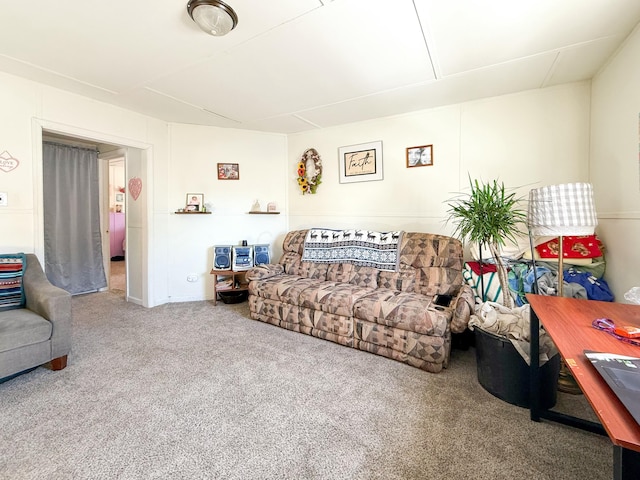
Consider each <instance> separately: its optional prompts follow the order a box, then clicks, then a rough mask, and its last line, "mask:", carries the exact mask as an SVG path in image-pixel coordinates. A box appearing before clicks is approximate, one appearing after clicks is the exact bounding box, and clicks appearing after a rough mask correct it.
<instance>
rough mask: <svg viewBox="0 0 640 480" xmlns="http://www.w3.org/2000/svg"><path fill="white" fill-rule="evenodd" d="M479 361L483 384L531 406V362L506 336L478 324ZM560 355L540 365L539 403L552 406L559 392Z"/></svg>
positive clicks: (508, 399) (507, 399) (495, 393)
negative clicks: (495, 333)
mask: <svg viewBox="0 0 640 480" xmlns="http://www.w3.org/2000/svg"><path fill="white" fill-rule="evenodd" d="M474 331H475V343H476V363H477V367H478V381H479V382H480V385H482V387H483V388H484V389H485V390H486V391H487V392H489V393H490V394H492V395H493V396H495V397H498V398H499V399H501V400H504V401H505V402H508V403H511V404H512V405H517V406H519V407H524V408H529V405H530V403H531V400H530V396H529V392H530V391H531V388H530V387H529V365H527V362H525V361H524V358H522V356H521V355H520V354H519V353H518V351H517V350H516V349H515V347H514V346H513V344H512V343H511V342H510V341H509V340H508V339H506V338H503V337H499V336H498V335H494V334H493V333H489V332H486V331H484V330H481V329H480V328H477V327H476V328H475V329H474ZM559 373H560V355H555V356H554V357H552V358H551V359H549V361H548V362H546V363H545V364H544V365H543V366H542V367H540V407H541V408H543V409H549V408H552V407H553V406H554V405H555V404H556V399H557V393H558V374H559Z"/></svg>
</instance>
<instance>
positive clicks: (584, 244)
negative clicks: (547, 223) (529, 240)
mask: <svg viewBox="0 0 640 480" xmlns="http://www.w3.org/2000/svg"><path fill="white" fill-rule="evenodd" d="M562 249H563V252H562V253H563V258H596V257H601V256H602V250H600V241H599V240H598V238H597V237H596V236H595V235H582V236H566V237H562ZM536 250H537V251H538V254H539V255H540V258H558V253H559V245H558V239H557V238H554V239H553V240H549V241H548V242H546V243H543V244H541V245H538V246H537V247H536Z"/></svg>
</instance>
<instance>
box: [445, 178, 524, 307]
mask: <svg viewBox="0 0 640 480" xmlns="http://www.w3.org/2000/svg"><path fill="white" fill-rule="evenodd" d="M469 186H470V187H471V191H470V193H468V194H460V195H458V196H457V197H455V198H454V199H452V200H450V201H449V211H448V214H449V216H448V218H447V221H450V222H452V223H453V224H454V225H455V231H454V235H456V236H458V237H460V238H461V239H462V240H469V241H471V242H473V243H477V244H478V245H479V247H480V248H482V245H487V246H488V247H489V251H490V252H491V256H492V257H493V258H494V259H495V262H496V269H497V275H498V280H499V282H500V287H501V288H502V298H503V304H504V306H505V307H507V308H513V307H514V301H513V297H512V296H511V295H510V294H509V278H508V274H507V269H506V267H505V265H504V262H503V261H502V257H501V255H500V247H503V246H505V245H506V241H507V240H508V241H511V242H513V243H516V242H517V240H516V235H517V234H519V233H521V231H520V228H519V225H520V224H521V223H522V222H524V221H525V219H526V213H525V212H524V210H520V209H519V208H518V204H519V202H520V199H519V198H517V197H516V194H515V193H514V192H511V193H508V192H507V190H506V188H505V186H504V183H498V181H497V180H493V181H492V182H489V183H481V182H479V181H478V180H471V177H469ZM480 262H481V263H482V258H481V259H480Z"/></svg>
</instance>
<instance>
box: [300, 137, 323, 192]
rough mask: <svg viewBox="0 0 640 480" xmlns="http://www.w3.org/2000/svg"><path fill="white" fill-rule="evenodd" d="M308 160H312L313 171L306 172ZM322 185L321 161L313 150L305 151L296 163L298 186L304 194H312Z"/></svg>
mask: <svg viewBox="0 0 640 480" xmlns="http://www.w3.org/2000/svg"><path fill="white" fill-rule="evenodd" d="M309 160H313V170H314V171H312V172H311V171H307V165H310V164H309ZM321 183H322V160H321V159H320V154H319V153H318V152H317V150H316V149H315V148H309V149H307V150H305V152H304V153H303V154H302V157H301V158H300V161H299V162H298V186H299V187H300V190H302V194H303V195H304V194H305V193H309V194H314V193H316V190H317V189H318V185H320V184H321Z"/></svg>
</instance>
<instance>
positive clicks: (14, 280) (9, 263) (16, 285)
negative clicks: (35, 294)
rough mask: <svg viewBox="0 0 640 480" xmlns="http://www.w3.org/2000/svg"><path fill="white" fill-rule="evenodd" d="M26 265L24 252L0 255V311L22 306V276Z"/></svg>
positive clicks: (23, 300) (23, 303) (23, 302)
mask: <svg viewBox="0 0 640 480" xmlns="http://www.w3.org/2000/svg"><path fill="white" fill-rule="evenodd" d="M26 267H27V259H26V256H25V254H24V253H16V254H5V255H0V311H3V310H11V309H14V308H23V307H24V305H25V297H24V288H23V285H22V276H23V274H24V270H25V268H26Z"/></svg>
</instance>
